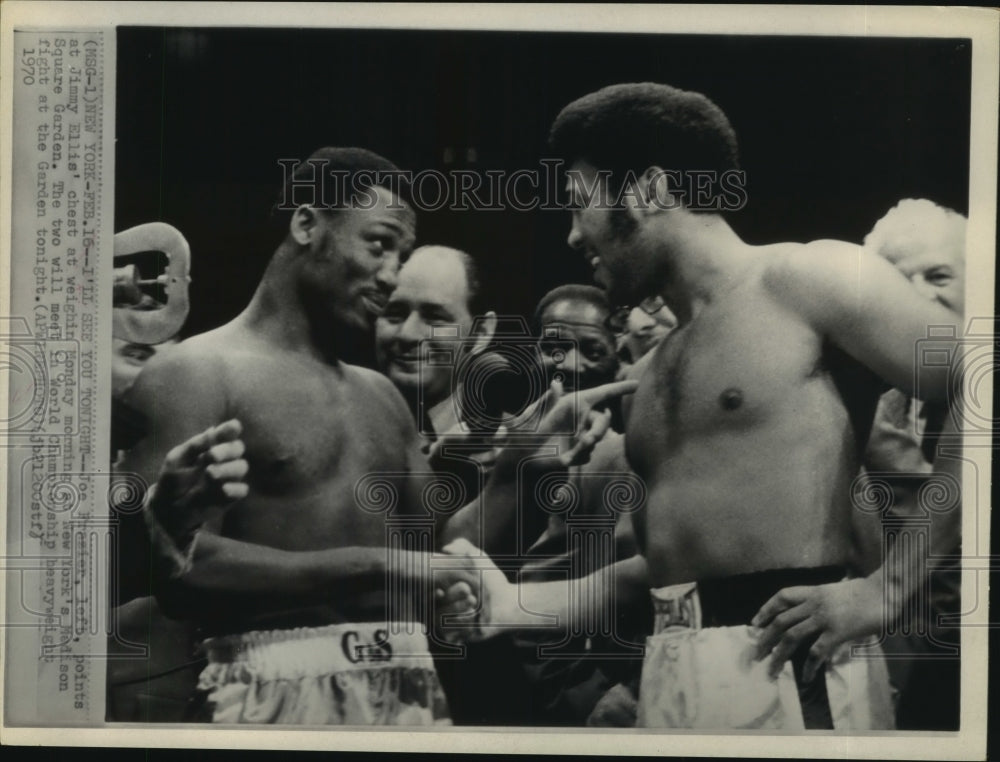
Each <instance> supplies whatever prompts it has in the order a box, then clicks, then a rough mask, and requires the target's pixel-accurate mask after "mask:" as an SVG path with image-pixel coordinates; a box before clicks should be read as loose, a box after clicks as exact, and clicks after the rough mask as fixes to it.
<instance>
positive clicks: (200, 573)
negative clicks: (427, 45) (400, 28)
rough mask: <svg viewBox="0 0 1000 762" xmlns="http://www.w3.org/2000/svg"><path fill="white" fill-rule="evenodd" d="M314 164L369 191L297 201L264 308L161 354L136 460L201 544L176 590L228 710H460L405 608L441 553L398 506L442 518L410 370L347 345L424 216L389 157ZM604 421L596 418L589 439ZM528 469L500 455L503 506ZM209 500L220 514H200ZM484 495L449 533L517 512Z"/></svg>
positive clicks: (243, 714)
mask: <svg viewBox="0 0 1000 762" xmlns="http://www.w3.org/2000/svg"><path fill="white" fill-rule="evenodd" d="M312 159H313V160H317V159H321V160H325V161H326V162H327V164H326V167H325V169H327V170H343V171H344V172H345V173H346V174H347V176H348V179H349V182H351V183H358V184H360V185H359V192H358V194H357V195H355V196H354V197H352V198H351V199H349V200H345V199H342V200H341V202H340V204H338V205H333V204H328V203H326V202H325V197H323V198H320V197H319V196H314V199H313V202H312V203H303V204H301V205H299V206H297V207H295V209H294V211H291V213H290V215H289V219H288V221H287V223H286V224H287V234H286V235H285V237H284V239H283V241H282V242H281V243H280V245H279V246H278V248H277V250H276V251H275V253H274V255H273V257H272V258H271V261H270V263H269V265H268V267H267V270H266V272H265V274H264V277H263V279H262V281H261V284H260V286H259V287H258V289H257V292H256V293H255V295H254V297H253V299H252V300H251V302H250V304H249V306H248V307H247V308H246V309H245V310H244V311H243V312H242V313H241V314H240V315H239V316H237V317H236V318H235V319H234V320H233V321H231V322H230V323H228V324H226V325H224V326H222V327H220V328H218V329H216V330H213V331H210V332H208V333H205V334H202V335H199V336H196V337H194V338H192V339H189V340H188V341H185V342H183V343H182V344H180V345H178V347H176V349H175V350H174V351H173V352H172V353H170V354H169V355H167V356H165V357H164V358H163V359H162V360H159V359H157V360H154V361H153V362H152V363H151V364H150V365H149V366H148V367H147V369H146V370H145V371H144V372H143V373H142V375H141V376H140V377H139V379H138V381H137V382H136V384H135V386H134V387H133V389H132V395H133V396H134V399H135V401H136V403H137V404H139V405H141V406H142V407H143V409H147V410H149V411H150V418H151V420H152V421H153V422H154V426H153V430H152V434H151V435H150V436H149V437H147V438H146V439H145V440H143V441H142V442H140V443H139V444H138V445H137V446H136V448H135V449H134V450H133V451H132V452H131V453H130V458H129V461H128V463H126V464H125V466H124V470H132V471H135V472H137V473H139V474H140V475H142V476H143V477H145V478H146V479H148V480H150V481H152V480H153V479H155V478H156V477H157V475H158V474H159V481H158V483H157V485H156V486H155V487H154V488H153V489H152V490H151V492H150V494H149V496H148V508H149V510H148V513H147V515H149V516H153V517H156V518H157V519H158V520H159V524H162V525H165V528H166V530H167V532H168V533H169V534H171V536H172V537H175V538H180V539H181V540H182V542H181V543H180V544H181V545H182V548H184V549H185V552H186V554H187V556H188V557H187V558H184V559H182V560H181V562H180V563H179V564H178V565H177V568H176V569H174V570H173V571H174V572H176V573H175V574H174V576H175V580H174V581H173V582H172V583H170V584H167V585H165V586H164V587H163V589H161V590H160V591H159V595H158V597H159V599H160V601H161V603H163V604H164V605H165V608H167V609H168V613H173V614H175V615H177V616H179V617H183V618H190V619H194V620H196V621H197V622H199V623H200V625H201V627H202V629H203V631H204V634H205V635H206V636H209V637H208V639H207V640H206V641H205V644H204V648H205V651H206V653H207V656H208V661H209V663H208V666H207V667H206V669H205V671H204V672H203V673H202V676H201V681H200V686H199V687H200V689H201V692H202V694H203V695H204V696H205V698H206V699H207V702H206V706H205V709H206V710H207V711H208V712H209V713H210V716H211V719H212V720H214V721H217V722H253V723H274V722H278V723H294V724H428V723H432V722H440V721H445V720H446V719H447V712H446V708H445V702H444V696H443V693H442V691H441V689H440V685H439V683H438V680H437V677H436V674H435V672H434V669H433V663H432V661H431V658H430V656H429V654H428V644H427V638H426V636H425V635H424V625H425V623H424V622H414V621H412V620H411V619H406V620H400V618H399V617H400V610H404V611H405V612H407V613H408V614H409V615H410V616H411V617H412V616H414V615H418V614H420V613H421V612H420V606H419V605H418V604H417V601H418V598H419V596H421V595H422V594H423V593H426V594H427V595H428V596H429V594H430V592H429V591H430V582H431V580H430V570H429V562H428V558H427V555H426V553H424V552H419V551H407V550H398V549H396V550H394V551H393V552H390V551H389V550H388V548H387V542H388V539H389V538H388V527H389V525H391V524H392V520H393V519H402V518H403V517H411V518H415V519H419V520H423V521H424V523H425V524H426V523H427V521H429V522H431V523H432V524H433V523H434V521H435V520H436V519H438V518H439V517H438V516H435V515H434V514H432V513H431V512H430V511H429V510H427V509H426V508H425V507H424V504H423V501H422V500H421V496H422V490H423V488H424V487H425V486H426V482H425V481H424V479H426V477H427V476H428V473H427V472H428V469H427V466H426V461H425V460H424V458H423V456H422V455H421V453H420V449H419V442H418V438H417V433H416V430H415V427H414V425H413V422H412V420H411V418H410V411H409V410H408V409H407V407H406V404H405V403H404V401H403V399H402V398H401V397H400V395H399V393H398V392H397V391H396V389H395V388H394V387H393V386H392V384H391V383H390V382H389V381H388V380H387V379H386V378H385V377H384V376H382V375H380V374H378V373H375V372H374V371H369V370H366V369H363V368H359V367H353V366H350V365H346V364H344V363H343V362H341V361H340V360H339V356H340V352H341V350H342V347H343V346H344V345H343V342H348V343H349V344H355V346H352V347H349V349H350V350H356V348H357V343H360V342H361V341H363V340H365V337H366V338H367V341H368V342H371V329H372V325H373V323H374V320H375V317H376V316H377V315H378V314H379V313H380V312H381V311H382V309H383V308H384V306H385V304H386V301H387V299H388V294H389V293H390V292H391V290H392V288H393V287H394V286H395V283H396V276H397V271H398V268H399V263H400V259H401V258H403V257H404V256H405V255H406V254H407V253H408V252H409V251H410V249H411V248H412V246H413V240H414V215H413V212H412V210H411V209H410V207H409V206H408V205H407V204H406V203H405V199H403V198H400V197H399V196H398V195H397V194H395V193H393V192H392V191H390V190H389V189H388V188H386V187H382V186H379V185H374V184H371V183H373V182H374V176H375V173H377V172H390V173H391V172H396V170H395V168H394V167H393V165H392V164H390V163H389V162H387V161H386V160H385V159H382V158H381V157H378V156H376V155H374V154H371V153H370V152H367V151H363V150H360V149H321V150H320V151H318V152H317V153H316V154H314V155H313V157H312ZM311 169H312V168H311V166H310V165H308V164H303V165H301V166H300V168H299V170H298V172H304V173H307V174H305V175H304V176H303V177H308V176H309V174H311ZM300 180H301V182H300V187H301V184H302V182H304V179H302V178H300ZM328 185H332V183H328ZM300 194H301V192H300ZM298 197H299V198H301V195H299V196H298ZM321 201H322V202H323V203H321ZM345 202H346V203H345ZM624 389H626V387H624V386H621V385H619V387H616V388H614V389H611V390H609V393H614V392H618V391H619V390H624ZM596 401H598V400H597V398H596V396H595V402H596ZM557 407H558V406H557ZM586 407H587V406H586V404H583V405H580V406H579V408H577V409H576V410H577V412H581V411H585V410H586ZM568 409H569V406H563V407H562V408H559V409H556V408H554V409H553V410H552V413H551V414H552V415H553V416H556V417H557V418H558V416H559V414H560V410H562V411H565V410H568ZM598 420H599V419H598ZM224 421H226V423H221V422H224ZM543 430H544V426H543ZM199 432H204V433H199ZM600 433H601V432H600V431H598V430H593V431H589V432H586V431H585V432H584V433H583V434H582V435H581V437H580V441H581V443H582V446H586V443H587V441H588V439H587V438H588V437H596V436H598V435H599V434H600ZM178 443H180V444H178ZM564 454H566V455H567V457H571V455H570V451H569V450H567V452H566V453H564ZM165 455H166V457H165ZM513 471H514V466H513V465H508V466H507V467H506V468H504V467H502V464H500V463H498V467H497V470H496V472H495V473H500V474H502V475H506V477H507V478H508V482H506V483H504V482H503V476H501V477H498V478H496V479H493V480H491V482H490V483H489V484H488V485H487V487H486V489H485V490H484V501H487V502H489V501H491V500H496V501H497V502H498V503H499V504H503V503H505V502H509V501H512V495H513V490H514V486H513V485H512V484H511V483H510V476H511V473H512V472H513ZM366 485H367V486H366ZM366 489H367V490H369V491H367V492H366ZM385 496H388V497H387V498H385V499H384V500H382V501H381V502H380V499H381V498H382V497H385ZM233 501H238V502H236V503H235V505H232V506H231V507H229V509H228V511H225V512H224V511H222V510H218V509H219V508H222V507H225V506H226V505H227V504H228V503H232V502H233ZM206 506H209V507H211V506H214V507H215V509H216V510H215V513H214V516H213V517H212V518H211V520H210V521H209V523H208V524H206V525H205V526H201V521H202V519H203V518H204V517H205V515H206V514H207V512H208V509H207V508H206ZM478 510H479V503H474V504H471V505H470V506H468V507H467V509H463V510H460V511H458V512H454V510H453V512H452V515H451V516H450V517H447V518H448V521H447V526H446V527H444V528H442V529H441V530H440V532H439V533H438V534H437V539H438V541H439V544H442V543H443V542H445V541H446V540H447V539H448V538H450V537H453V536H456V535H457V534H459V533H463V532H464V533H467V534H468V535H469V536H472V537H474V538H476V539H477V540H479V539H480V538H481V534H482V532H484V531H489V524H490V522H491V521H501V520H502V517H499V516H498V515H487V516H486V517H485V518H484V523H485V524H486V528H485V529H484V528H483V527H480V525H479V513H478ZM441 523H442V524H443V523H444V522H441ZM159 524H154V525H153V526H154V527H156V526H159ZM188 530H190V531H188ZM185 534H187V535H189V536H187V537H185ZM431 539H434V537H433V533H432V536H431ZM432 549H433V548H432V547H430V546H425V547H424V550H426V551H430V550H432ZM456 574H457V573H456ZM389 583H391V585H389ZM390 586H391V588H392V590H393V591H394V592H398V594H396V595H393V596H390V595H389V594H388V593H387V590H388V588H389V587H390ZM399 591H402V592H399Z"/></svg>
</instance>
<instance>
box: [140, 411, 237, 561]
mask: <svg viewBox="0 0 1000 762" xmlns="http://www.w3.org/2000/svg"><path fill="white" fill-rule="evenodd" d="M242 433H243V427H242V425H241V424H240V422H239V421H237V420H235V419H232V420H229V421H226V422H225V423H221V424H219V425H218V426H213V427H211V428H209V429H206V430H205V431H203V432H202V433H201V434H198V435H196V436H194V437H191V438H190V439H188V440H187V441H185V442H182V443H181V444H179V445H177V447H174V448H173V449H172V450H170V452H168V453H167V456H166V458H164V460H163V467H162V468H161V469H160V475H159V477H158V478H157V480H156V484H154V485H153V486H152V487H151V488H150V489H151V490H152V494H151V496H150V499H149V509H150V510H151V511H152V512H153V515H154V516H155V517H156V520H157V521H158V522H159V523H160V525H161V526H162V527H163V528H164V529H165V530H167V532H169V533H170V535H171V537H173V539H174V540H175V541H180V540H183V539H184V538H185V537H187V536H189V535H191V534H192V533H194V532H195V531H197V529H198V528H199V527H200V526H201V525H202V524H204V523H206V522H208V521H211V520H212V519H213V518H215V517H216V516H218V515H221V514H222V513H223V512H225V511H226V510H227V509H228V508H229V507H230V506H231V505H232V504H233V503H234V502H236V501H237V500H240V499H242V498H244V497H246V496H247V493H248V491H249V487H248V486H247V484H246V482H245V481H244V479H245V478H246V475H247V470H248V466H247V462H246V460H244V459H243V453H244V451H245V449H246V448H245V447H244V445H243V440H241V439H240V435H241V434H242Z"/></svg>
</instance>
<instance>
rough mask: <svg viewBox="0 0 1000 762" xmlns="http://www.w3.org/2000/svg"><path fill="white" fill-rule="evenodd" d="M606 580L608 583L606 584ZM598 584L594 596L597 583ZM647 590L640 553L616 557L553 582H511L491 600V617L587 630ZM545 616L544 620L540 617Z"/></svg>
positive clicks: (507, 623)
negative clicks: (602, 565)
mask: <svg viewBox="0 0 1000 762" xmlns="http://www.w3.org/2000/svg"><path fill="white" fill-rule="evenodd" d="M608 581H610V582H611V584H606V583H607V582H608ZM598 585H600V586H602V587H603V589H602V590H601V591H600V593H599V594H598V595H597V596H595V595H594V594H593V592H594V588H595V587H596V586H598ZM648 595H649V589H648V581H647V575H646V559H645V558H644V557H643V556H632V557H631V558H627V559H624V560H622V561H617V562H616V563H614V564H612V565H611V566H610V567H605V568H602V569H599V570H597V571H595V572H593V573H592V574H590V575H589V576H587V577H583V578H580V579H574V580H556V581H552V582H524V583H522V584H520V585H517V586H512V588H511V589H510V590H509V591H508V594H507V595H505V596H503V597H502V599H501V600H498V601H496V604H498V605H497V609H498V610H497V611H496V612H492V611H491V612H490V619H491V620H492V621H493V622H494V623H495V624H497V625H499V626H501V627H502V628H503V629H505V630H506V629H508V627H511V628H517V627H522V628H524V629H526V630H528V629H531V630H537V629H553V630H560V631H564V630H567V629H584V630H586V629H589V628H590V627H592V626H593V625H594V621H608V620H609V619H613V618H614V617H613V616H611V617H609V616H607V614H608V612H611V613H612V614H613V613H614V612H613V611H612V609H618V610H627V609H631V608H634V607H636V606H639V605H642V603H643V602H644V601H645V600H646V598H647V596H648ZM543 616H544V617H547V618H548V625H546V620H545V619H543V618H542V617H543Z"/></svg>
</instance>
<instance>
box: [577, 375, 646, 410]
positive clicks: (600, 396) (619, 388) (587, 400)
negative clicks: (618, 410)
mask: <svg viewBox="0 0 1000 762" xmlns="http://www.w3.org/2000/svg"><path fill="white" fill-rule="evenodd" d="M638 388H639V382H638V381H614V382H612V383H610V384H602V385H601V386H595V387H594V388H593V389H587V390H585V391H582V392H579V394H580V401H581V402H583V403H584V404H586V405H589V406H590V407H594V406H595V405H598V404H600V403H601V402H607V401H608V400H612V399H615V398H616V397H622V396H624V395H626V394H632V393H633V392H635V390H636V389H638Z"/></svg>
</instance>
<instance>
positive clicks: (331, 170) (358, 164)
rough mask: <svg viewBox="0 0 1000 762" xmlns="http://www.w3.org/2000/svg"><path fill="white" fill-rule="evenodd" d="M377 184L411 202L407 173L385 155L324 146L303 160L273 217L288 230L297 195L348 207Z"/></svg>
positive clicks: (326, 206) (273, 209)
mask: <svg viewBox="0 0 1000 762" xmlns="http://www.w3.org/2000/svg"><path fill="white" fill-rule="evenodd" d="M377 185H381V186H383V187H386V188H391V189H392V190H393V191H395V192H396V193H397V194H398V196H399V198H400V199H401V200H402V201H404V202H406V203H410V200H411V199H410V186H409V183H408V182H407V181H406V176H405V173H404V172H403V171H402V170H401V169H400V168H399V167H397V166H396V165H395V164H393V163H392V162H391V161H389V160H388V159H386V158H385V157H384V156H379V155H378V154H377V153H375V152H374V151H369V150H368V149H366V148H334V147H329V146H327V147H325V148H320V149H318V150H316V151H314V152H313V154H312V155H311V156H310V157H309V158H308V159H306V160H305V161H303V162H299V163H298V165H297V166H296V167H295V169H294V171H293V172H292V175H291V177H289V178H288V179H287V180H286V181H285V184H284V185H283V186H282V188H281V193H280V195H279V196H278V198H277V199H276V200H275V202H274V205H273V206H272V207H271V215H270V216H271V220H272V221H273V222H274V223H275V224H276V225H278V226H283V227H284V230H285V232H287V228H288V220H289V218H290V217H291V215H292V212H294V211H295V209H296V208H297V207H298V206H299V203H296V199H299V200H300V203H306V202H307V201H309V202H310V203H311V204H312V205H313V206H314V207H316V208H317V209H325V210H331V211H333V210H336V209H342V208H345V207H346V206H348V205H349V202H351V201H354V200H357V198H358V196H359V195H360V194H362V193H363V192H365V191H367V190H370V189H371V188H372V187H374V186H377ZM345 191H349V193H345Z"/></svg>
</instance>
